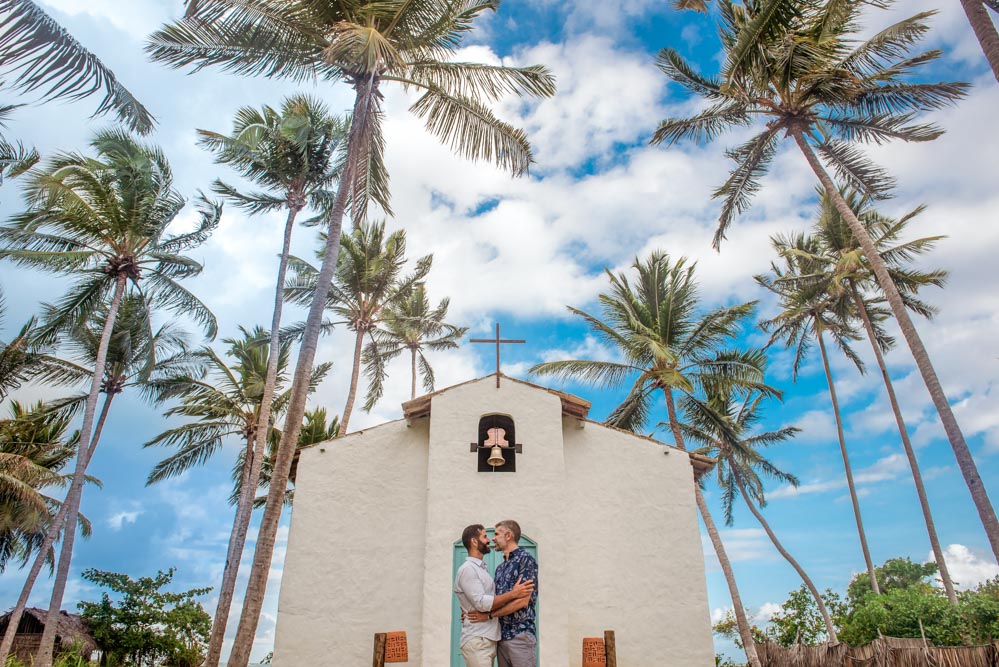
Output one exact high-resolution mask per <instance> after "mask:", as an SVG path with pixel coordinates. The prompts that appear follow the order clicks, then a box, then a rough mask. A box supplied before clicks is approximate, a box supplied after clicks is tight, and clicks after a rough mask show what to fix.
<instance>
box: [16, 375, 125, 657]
mask: <svg viewBox="0 0 999 667" xmlns="http://www.w3.org/2000/svg"><path fill="white" fill-rule="evenodd" d="M112 400H114V394H113V393H108V394H107V395H106V396H105V398H104V405H103V406H102V407H101V414H100V417H99V418H98V419H97V426H96V427H95V428H94V437H93V438H91V440H90V450H89V451H88V452H87V456H88V459H89V457H90V456H93V453H94V449H95V448H96V447H97V443H99V442H100V440H101V432H103V431H104V423H105V422H106V421H107V418H108V412H110V410H111V401H112ZM66 517H67V520H66V527H65V529H64V531H63V541H62V544H61V545H60V550H59V562H58V565H57V567H56V578H55V581H56V589H55V590H53V592H52V599H56V595H57V592H58V599H59V605H58V607H60V608H61V607H62V597H63V594H64V593H65V589H66V582H67V581H68V580H69V566H70V563H71V561H72V557H73V545H74V544H75V542H76V526H77V524H78V523H79V517H80V514H79V512H72V513H67V515H66ZM60 582H62V585H61V586H60ZM53 613H55V614H58V613H59V609H58V608H57V609H56V611H53V610H52V608H51V606H50V607H49V616H48V617H47V618H58V616H55V617H53V616H51V614H53ZM50 625H51V626H52V630H51V631H50V630H49V626H50ZM57 625H58V624H56V623H46V624H45V629H44V631H43V632H42V638H41V640H40V641H39V645H38V652H37V654H36V657H35V662H34V665H39V666H40V665H49V664H51V661H52V654H53V652H54V651H55V639H56V630H57ZM42 656H46V657H45V658H44V659H43V658H42Z"/></svg>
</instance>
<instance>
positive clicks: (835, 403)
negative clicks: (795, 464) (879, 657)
mask: <svg viewBox="0 0 999 667" xmlns="http://www.w3.org/2000/svg"><path fill="white" fill-rule="evenodd" d="M815 337H816V338H818V340H819V352H821V353H822V368H823V369H824V370H825V372H826V383H827V384H828V385H829V400H830V401H831V402H832V409H833V417H834V418H835V419H836V437H837V438H838V439H839V451H840V453H841V454H842V455H843V469H844V470H846V486H847V488H849V489H850V501H851V502H852V503H853V516H854V518H855V519H856V521H857V533H858V534H859V535H860V548H861V550H862V551H863V552H864V563H866V565H867V576H868V577H869V578H870V580H871V590H873V591H874V592H875V593H877V594H879V595H880V594H881V588H880V587H879V586H878V578H877V577H876V576H875V575H874V563H873V562H871V551H870V549H868V548H867V533H866V532H865V531H864V521H863V519H861V518H860V501H858V500H857V487H856V485H855V484H854V483H853V467H852V466H851V465H850V455H849V454H848V453H847V451H846V440H845V439H844V437H843V418H842V416H841V415H840V412H839V400H838V399H837V398H836V386H835V385H834V384H833V377H832V370H830V368H829V355H828V354H826V342H825V338H824V337H823V335H822V328H821V326H818V327H816V332H815Z"/></svg>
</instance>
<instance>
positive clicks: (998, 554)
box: [791, 129, 999, 561]
mask: <svg viewBox="0 0 999 667" xmlns="http://www.w3.org/2000/svg"><path fill="white" fill-rule="evenodd" d="M791 134H792V136H794V140H795V142H796V143H797V144H798V148H799V149H801V152H802V153H803V154H804V156H805V159H806V160H808V164H809V165H810V166H811V167H812V171H813V172H815V175H816V176H817V177H818V179H819V181H820V182H821V183H822V187H823V188H825V191H826V193H827V194H828V195H829V198H830V199H831V200H832V202H833V204H834V205H835V206H836V210H837V211H839V213H840V215H842V216H843V219H844V220H846V222H847V224H848V225H850V230H851V231H852V232H853V234H854V236H855V237H856V238H857V240H858V241H859V242H860V245H861V247H862V248H863V250H864V256H865V257H866V258H867V261H868V262H870V263H871V268H872V269H873V271H874V275H875V276H876V277H877V279H878V284H879V285H880V286H881V289H882V290H883V291H884V293H885V297H886V298H887V299H888V305H889V306H891V311H892V314H894V316H895V320H896V321H897V322H898V326H899V328H900V329H901V330H902V335H903V336H905V342H906V343H908V345H909V350H910V351H911V352H912V356H913V358H914V359H915V361H916V368H918V369H919V373H920V374H921V375H922V376H923V382H924V383H925V384H926V388H927V390H928V391H929V392H930V398H931V399H932V400H933V405H934V406H935V407H936V409H937V413H938V414H939V415H940V421H941V423H943V427H944V431H945V432H946V433H947V439H948V440H949V441H950V446H951V448H952V449H953V450H954V458H956V459H957V465H958V467H959V468H960V469H961V474H962V475H963V476H964V482H965V484H967V485H968V490H969V491H970V492H971V498H972V500H973V501H974V503H975V509H977V510H978V517H979V519H980V520H981V522H982V526H983V527H984V528H985V534H986V536H987V537H988V540H989V544H990V546H991V547H992V553H993V555H994V556H995V558H996V560H997V561H999V519H997V518H996V511H995V508H994V507H993V506H992V502H991V501H990V500H989V494H988V492H987V491H986V490H985V486H984V485H983V484H982V478H981V475H979V474H978V466H976V465H975V460H974V458H972V456H971V450H969V449H968V443H967V442H965V440H964V434H963V433H961V427H960V426H959V425H958V423H957V419H956V418H955V417H954V412H953V411H952V410H951V408H950V404H949V403H948V402H947V395H946V394H945V393H944V390H943V387H942V386H941V385H940V379H939V378H938V377H937V373H936V370H934V368H933V363H932V362H931V361H930V357H929V355H928V354H927V353H926V347H925V346H924V345H923V341H922V339H921V338H920V337H919V332H917V331H916V326H915V325H914V324H913V323H912V318H911V317H909V312H908V310H906V308H905V304H904V303H903V302H902V297H901V295H900V294H899V293H898V288H897V287H895V283H894V281H892V279H891V275H889V273H888V267H887V266H886V265H885V263H884V260H883V259H881V255H880V254H878V251H877V248H875V247H874V242H873V241H872V240H871V237H870V235H869V234H868V233H867V230H866V229H865V228H864V225H863V224H861V222H860V220H859V219H857V216H856V214H855V213H854V212H853V210H852V209H851V208H850V206H849V204H847V203H846V200H844V199H843V196H842V195H841V194H840V192H839V188H837V187H836V184H835V183H833V180H832V178H831V177H830V176H829V174H828V173H826V170H825V169H824V168H823V167H822V163H821V162H819V159H818V157H817V156H816V155H815V152H814V151H812V149H811V147H810V146H809V145H808V142H807V141H805V137H804V136H803V135H802V133H801V130H797V129H796V130H792V131H791Z"/></svg>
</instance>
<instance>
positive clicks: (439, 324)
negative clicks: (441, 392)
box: [364, 283, 468, 410]
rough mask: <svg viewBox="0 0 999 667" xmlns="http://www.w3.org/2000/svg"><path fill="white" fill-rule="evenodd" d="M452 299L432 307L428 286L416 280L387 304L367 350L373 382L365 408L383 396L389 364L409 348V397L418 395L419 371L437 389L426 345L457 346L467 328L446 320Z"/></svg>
mask: <svg viewBox="0 0 999 667" xmlns="http://www.w3.org/2000/svg"><path fill="white" fill-rule="evenodd" d="M450 302H451V300H450V299H448V298H444V299H441V302H440V303H439V304H437V307H436V308H433V309H431V307H430V299H429V298H428V297H427V289H426V285H424V284H423V283H416V285H414V286H413V287H412V289H410V290H409V291H407V292H404V293H401V294H399V295H398V298H396V299H393V300H392V301H391V302H389V304H388V305H387V306H386V307H385V310H384V313H383V315H382V320H381V325H380V326H377V327H376V328H375V329H374V330H372V332H371V337H372V339H373V340H372V342H371V343H369V344H368V346H367V347H366V348H365V350H364V365H365V374H366V375H367V376H368V380H369V381H370V385H369V387H368V397H367V400H366V401H365V403H364V409H365V410H371V408H372V407H374V404H375V402H376V401H377V400H378V399H380V398H381V397H382V392H383V386H384V382H385V378H386V377H387V374H386V370H385V366H386V364H387V363H388V362H389V361H391V360H392V359H395V358H396V357H398V356H399V355H401V354H402V353H403V352H404V351H406V350H408V351H409V356H410V367H411V373H412V375H411V377H412V383H411V386H410V398H416V378H417V375H418V374H420V375H423V388H424V390H426V391H428V392H432V391H433V390H434V369H433V368H431V367H430V362H429V361H428V360H427V358H426V356H424V354H423V349H424V347H426V348H428V349H430V350H453V349H456V348H457V347H458V340H459V339H460V338H461V337H462V336H464V335H465V333H466V332H467V331H468V327H456V326H454V325H453V324H447V323H446V322H445V321H444V320H445V318H446V317H447V309H448V306H449V305H450ZM417 366H419V369H417ZM418 370H419V373H418V372H417V371H418Z"/></svg>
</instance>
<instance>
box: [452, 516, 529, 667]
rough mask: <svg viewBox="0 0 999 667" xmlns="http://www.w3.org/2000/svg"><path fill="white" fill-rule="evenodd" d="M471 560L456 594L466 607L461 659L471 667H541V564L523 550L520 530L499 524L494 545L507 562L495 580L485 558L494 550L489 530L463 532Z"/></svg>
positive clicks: (461, 571)
mask: <svg viewBox="0 0 999 667" xmlns="http://www.w3.org/2000/svg"><path fill="white" fill-rule="evenodd" d="M461 542H462V544H464V545H465V548H466V549H467V550H468V558H467V559H466V560H465V562H464V563H462V565H461V567H459V568H458V573H457V574H456V575H455V578H454V592H455V594H456V595H457V596H458V604H459V605H460V606H461V611H462V614H461V616H462V623H461V655H462V657H463V658H465V664H466V665H467V667H492V665H493V659H494V658H498V659H499V667H536V665H537V660H536V658H535V646H536V645H537V643H538V639H537V637H538V630H537V624H536V621H535V619H536V610H537V604H538V590H537V586H538V563H537V561H536V560H534V558H533V557H531V555H530V554H529V553H527V552H526V551H524V550H523V549H521V548H520V546H519V545H518V543H519V542H520V525H519V524H518V523H517V522H516V521H512V520H506V521H500V522H499V523H497V524H496V532H495V535H494V537H493V542H494V545H495V548H496V550H497V551H502V552H503V557H504V560H503V562H502V563H501V564H500V565H499V567H497V568H496V580H495V581H493V578H492V577H491V576H489V570H488V569H487V568H486V564H485V562H484V561H483V560H482V557H483V556H485V555H486V554H487V553H489V552H490V551H491V550H492V549H491V548H490V545H489V537H488V536H487V535H486V529H485V527H483V526H481V525H479V524H475V525H472V526H468V527H467V528H465V530H464V531H462V533H461Z"/></svg>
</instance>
